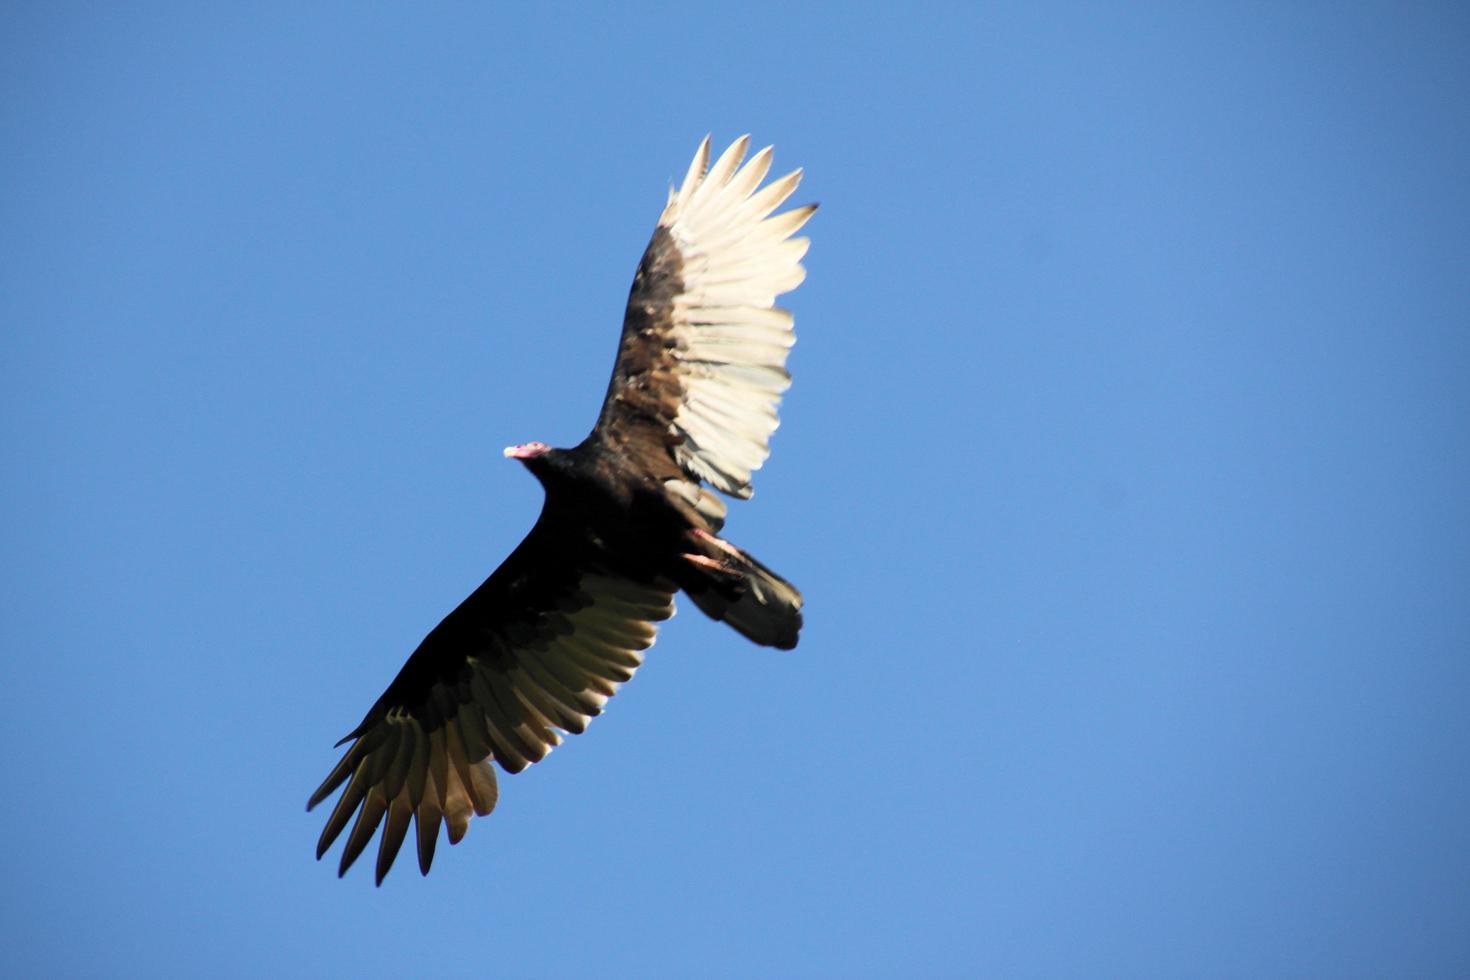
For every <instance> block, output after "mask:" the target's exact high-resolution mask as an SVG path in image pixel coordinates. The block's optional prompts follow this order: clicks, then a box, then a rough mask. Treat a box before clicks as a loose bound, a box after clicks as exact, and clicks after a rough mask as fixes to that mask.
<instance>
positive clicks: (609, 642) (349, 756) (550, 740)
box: [307, 573, 674, 884]
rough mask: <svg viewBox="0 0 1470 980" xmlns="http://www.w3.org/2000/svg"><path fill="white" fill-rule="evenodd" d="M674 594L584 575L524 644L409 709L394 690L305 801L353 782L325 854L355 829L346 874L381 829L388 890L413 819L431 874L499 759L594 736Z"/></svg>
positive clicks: (470, 660)
mask: <svg viewBox="0 0 1470 980" xmlns="http://www.w3.org/2000/svg"><path fill="white" fill-rule="evenodd" d="M673 590H674V587H673V585H672V584H670V583H663V582H656V583H640V582H634V581H632V580H630V579H626V578H622V577H619V576H617V575H613V574H605V573H588V574H584V575H583V576H582V577H581V578H580V579H579V580H578V581H577V583H576V586H575V588H574V589H573V590H571V591H570V592H568V593H567V594H566V595H565V596H563V597H562V600H561V601H560V602H559V603H558V604H557V607H556V608H554V609H551V610H546V611H543V612H542V613H541V614H540V615H539V616H537V617H536V621H535V623H534V625H533V626H532V627H531V628H530V629H529V631H528V634H529V635H528V636H526V637H524V638H522V639H521V641H520V642H516V643H507V642H504V641H501V640H498V639H497V640H494V641H493V642H489V643H485V644H484V645H483V647H482V649H481V651H480V652H478V653H472V654H469V655H467V656H466V657H465V658H464V659H463V661H462V667H461V668H460V669H459V670H458V671H456V672H453V673H452V674H448V675H441V676H440V677H439V679H437V680H435V681H433V682H432V683H431V684H430V686H429V687H428V689H426V690H422V691H419V692H409V691H400V692H398V693H399V700H401V701H402V702H403V703H400V704H391V705H390V704H386V703H385V702H387V701H389V700H391V699H390V697H389V696H390V695H393V694H394V688H393V687H390V688H389V691H388V693H387V694H385V695H384V700H381V701H380V702H379V704H378V705H375V706H374V708H373V710H372V711H371V712H369V714H368V717H367V718H366V719H365V720H364V722H363V724H362V725H361V726H359V727H358V729H357V730H356V731H355V732H354V733H353V734H352V735H350V736H348V739H351V740H353V741H352V745H351V747H349V748H348V750H347V751H346V753H344V755H343V756H342V759H341V760H340V761H339V762H338V763H337V765H336V767H335V768H334V769H333V770H332V772H331V773H330V774H329V775H328V776H327V778H326V779H325V780H324V781H323V782H322V784H321V786H320V787H319V788H318V789H317V791H316V792H315V793H313V794H312V797H311V800H310V802H309V803H308V804H307V809H308V810H309V809H311V808H313V807H315V806H316V805H317V804H319V803H321V802H322V801H323V800H324V799H326V798H327V797H328V796H330V795H331V794H332V792H333V791H334V790H336V789H337V788H338V787H339V786H342V785H343V784H344V783H345V784H346V786H345V789H343V791H342V795H341V797H340V798H339V799H338V800H337V804H336V806H335V807H334V808H333V809H332V813H331V815H330V816H329V817H328V818H327V824H326V827H325V828H324V829H323V830H322V835H321V839H320V840H319V841H318V842H317V857H318V858H321V857H322V855H323V854H325V853H326V851H327V849H328V848H330V847H331V846H332V843H333V842H334V841H335V840H336V839H337V838H338V837H339V836H340V835H341V833H342V831H343V830H345V829H346V828H347V825H348V823H349V821H350V822H352V830H351V832H350V833H349V834H348V836H347V843H346V844H345V845H344V846H343V849H342V858H341V861H340V863H339V865H338V874H339V875H340V874H345V873H346V871H347V869H348V868H349V867H350V866H351V865H352V863H353V862H354V861H355V860H357V858H358V856H359V855H361V853H362V852H363V850H364V849H365V848H366V846H367V844H368V843H369V842H370V841H371V839H372V837H373V835H374V833H376V832H377V830H378V828H379V826H381V827H382V836H381V839H380V841H379V845H378V860H377V871H376V876H377V881H378V883H380V884H381V883H382V880H383V876H384V875H386V874H387V873H388V869H389V868H390V867H391V866H392V864H393V859H394V858H395V857H396V856H397V854H398V850H399V848H400V847H401V846H402V844H403V841H404V839H405V838H406V837H407V832H408V826H409V823H410V822H412V823H414V824H415V825H416V827H417V834H416V840H417V848H418V859H419V869H420V870H421V871H422V872H423V873H424V874H428V872H429V865H430V863H431V862H432V861H433V859H434V845H435V842H436V840H437V838H438V832H439V825H440V824H441V823H443V824H445V825H446V826H447V828H448V836H449V842H450V843H451V844H456V843H458V842H459V841H460V839H461V838H463V837H464V835H465V832H466V831H467V830H468V828H469V820H470V816H471V815H472V814H474V815H478V816H484V815H485V814H488V813H489V812H490V811H491V810H492V809H494V807H495V802H496V798H497V788H496V782H495V770H494V768H493V767H492V766H491V764H490V763H491V761H492V760H493V761H495V762H498V763H500V765H501V767H502V768H504V769H505V770H506V771H508V772H519V771H521V770H522V769H524V768H525V767H526V766H528V765H530V764H532V763H534V762H539V761H540V760H541V759H543V758H545V757H546V754H547V753H548V752H550V751H551V750H552V749H553V748H554V747H556V746H557V745H558V744H560V742H561V733H562V732H572V733H578V732H581V731H583V730H584V729H586V727H587V724H588V722H590V721H591V720H592V718H594V717H595V716H597V715H598V714H600V713H601V712H602V708H603V705H605V704H606V703H607V699H608V698H610V697H612V696H613V694H615V693H616V692H617V690H618V687H619V686H620V685H621V684H623V683H624V682H625V681H627V680H629V679H630V678H631V677H632V676H633V672H634V671H635V670H636V669H637V668H638V666H639V665H640V664H641V663H642V662H643V651H644V650H646V649H648V647H650V646H652V644H653V641H654V637H655V635H656V632H657V631H656V629H655V627H654V625H653V624H654V623H655V622H658V621H661V620H664V619H667V618H669V616H671V615H673V612H674V604H673ZM485 629H486V630H487V631H493V630H494V625H493V624H490V623H487V624H485ZM432 635H433V634H431V636H432ZM416 655H417V654H416ZM405 672H406V673H407V668H405ZM410 676H414V675H410ZM398 685H399V682H397V681H395V686H398ZM348 739H344V741H347V740H348ZM354 817H355V819H354Z"/></svg>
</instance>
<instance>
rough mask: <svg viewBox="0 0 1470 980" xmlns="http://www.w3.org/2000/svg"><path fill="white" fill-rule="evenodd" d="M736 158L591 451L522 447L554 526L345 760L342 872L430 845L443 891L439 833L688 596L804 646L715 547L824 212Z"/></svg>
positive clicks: (648, 257)
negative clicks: (791, 198)
mask: <svg viewBox="0 0 1470 980" xmlns="http://www.w3.org/2000/svg"><path fill="white" fill-rule="evenodd" d="M745 149H746V141H745V140H743V139H742V140H739V141H737V142H736V143H735V144H734V145H733V146H731V147H730V149H729V150H727V151H726V152H725V154H723V155H722V156H721V158H720V159H719V160H718V161H717V162H716V163H715V164H714V166H713V167H711V168H709V169H708V172H706V165H707V163H708V141H707V140H706V141H705V143H704V144H702V145H701V147H700V152H699V153H698V154H697V155H696V157H695V160H694V163H693V164H692V165H691V167H690V172H689V175H688V176H687V177H686V178H685V181H684V183H683V185H682V186H681V188H680V189H679V190H678V192H677V193H672V192H671V194H670V200H669V204H668V206H667V207H666V208H665V210H664V214H663V216H662V217H661V218H660V220H659V224H658V227H657V228H656V229H655V232H654V235H653V238H652V240H651V241H650V243H649V246H648V248H647V250H646V251H645V253H644V256H643V259H642V261H641V262H640V263H639V267H638V272H637V275H636V276H635V278H634V282H633V288H632V290H631V292H630V294H629V298H628V307H627V311H626V313H625V316H624V323H623V332H622V336H621V338H620V341H619V349H618V357H617V361H616V363H615V366H614V369H613V376H612V380H611V382H610V383H609V385H608V392H607V397H606V399H605V401H604V403H603V408H602V412H601V414H600V416H599V418H598V421H597V424H596V426H595V427H594V428H593V430H592V432H591V433H590V434H589V435H588V436H587V438H586V439H584V440H583V441H582V442H581V443H580V444H578V445H577V446H575V447H573V448H571V449H565V450H563V449H551V448H548V447H546V446H544V445H542V444H540V443H529V444H527V445H524V446H517V447H513V448H511V449H508V450H506V455H508V456H512V457H514V458H517V459H519V460H520V461H521V462H522V463H523V464H524V465H525V466H526V468H527V469H529V470H530V471H531V473H532V474H534V475H535V476H536V478H537V479H538V480H539V481H540V482H541V485H542V487H543V488H544V489H545V492H546V499H545V503H544V505H543V507H542V510H541V515H540V517H539V518H538V519H537V521H536V524H535V526H534V527H533V528H532V529H531V532H530V533H529V534H528V535H527V536H526V538H525V540H523V541H522V542H521V544H520V545H519V546H518V547H517V548H516V549H515V550H514V551H513V552H512V553H511V555H510V556H509V557H508V558H507V559H506V560H505V561H504V563H502V565H501V566H500V568H498V569H497V570H496V571H495V572H494V574H492V575H491V576H490V577H489V578H488V579H487V580H486V581H485V582H484V584H482V585H481V586H480V587H479V588H478V589H476V590H475V591H474V592H473V593H472V594H471V595H470V596H469V597H468V598H466V599H465V600H464V601H463V602H462V603H460V605H459V606H458V607H457V608H455V609H454V611H453V612H451V613H450V614H449V615H448V616H446V617H445V618H444V619H443V621H442V622H440V623H439V625H438V626H436V627H435V628H434V629H433V630H432V631H431V632H430V633H429V635H428V636H426V637H425V638H424V640H423V642H422V643H420V644H419V646H418V648H417V649H416V650H415V651H414V652H413V655H412V656H411V657H409V659H408V662H407V663H405V664H404V666H403V669H402V670H401V671H399V673H398V676H397V677H396V678H394V680H393V682H392V683H391V684H390V685H389V686H388V689H387V690H386V691H385V692H384V693H383V695H382V697H380V698H379V699H378V701H377V703H375V704H374V705H373V707H372V708H371V709H370V710H369V711H368V713H367V715H366V717H364V719H363V721H362V723H361V724H360V725H358V727H357V728H356V729H354V730H353V731H352V733H351V734H349V735H348V736H347V737H346V738H344V739H343V740H342V741H343V742H344V743H346V742H352V745H351V746H350V747H349V748H348V749H347V751H346V753H345V754H344V755H343V757H342V759H341V760H340V761H339V762H338V764H337V766H336V767H335V768H334V769H333V770H332V772H331V774H330V775H328V777H327V779H326V780H325V781H324V782H323V783H322V785H321V786H320V787H319V788H318V789H317V791H316V792H315V793H314V794H313V795H312V798H311V801H310V803H309V804H308V809H310V808H311V807H314V806H316V805H317V804H318V803H320V802H321V801H322V800H324V799H325V798H326V797H327V796H329V795H330V794H331V793H332V792H333V791H334V790H336V789H337V788H338V787H340V786H343V785H344V784H345V788H344V789H343V792H342V795H341V797H340V798H339V800H338V801H337V804H336V806H335V807H334V808H333V811H332V814H331V815H330V816H329V817H328V819H327V825H326V827H325V828H324V830H323V832H322V836H321V839H320V841H319V842H318V847H317V856H318V857H321V856H322V854H324V853H325V852H326V850H327V848H329V847H330V846H331V844H332V842H333V841H334V840H335V839H336V838H337V837H338V836H339V835H340V834H341V833H342V831H343V830H344V829H346V827H347V825H348V823H349V822H351V823H352V830H351V832H350V833H349V834H348V839H347V843H346V845H345V846H344V848H343V852H342V859H341V863H340V866H339V873H345V871H346V870H347V868H348V867H349V866H350V865H351V864H352V863H353V861H355V860H356V858H357V857H358V855H359V854H360V853H361V852H362V850H363V849H364V848H365V847H366V846H367V844H368V842H369V841H370V840H371V839H372V837H373V835H374V834H375V833H376V832H377V830H378V828H379V826H380V825H381V826H382V837H381V840H380V844H379V848H378V861H377V880H378V881H379V882H381V881H382V879H383V876H384V875H385V874H386V873H387V871H388V869H389V867H390V866H391V865H392V863H393V859H394V857H395V856H396V854H397V853H398V850H399V847H400V846H401V845H402V842H403V840H404V838H405V837H406V835H407V832H408V827H409V824H410V822H413V823H414V824H415V825H416V827H417V848H418V857H419V866H420V869H421V870H422V871H423V872H424V873H425V874H427V873H428V869H429V865H430V862H431V861H432V860H433V854H434V845H435V843H436V841H437V837H438V831H439V826H440V824H441V823H443V824H444V825H445V826H446V827H447V832H448V836H449V840H450V842H451V843H457V842H458V841H459V840H460V838H461V837H463V835H464V833H465V832H466V830H467V829H468V825H469V818H470V816H471V814H480V815H484V814H487V813H489V812H490V811H491V809H493V807H494V806H495V803H496V799H497V796H498V789H497V787H496V781H495V775H494V769H493V768H492V767H491V763H492V761H493V762H495V763H498V764H499V765H500V766H501V767H502V768H503V769H505V770H506V771H508V772H512V773H514V772H519V771H521V770H522V769H524V768H525V767H526V766H528V765H530V764H531V763H534V762H538V761H540V760H541V759H542V758H544V757H545V755H546V753H547V752H549V751H550V750H551V749H552V748H553V747H555V746H556V745H557V744H559V743H560V740H561V733H562V732H571V733H578V732H581V731H583V730H584V729H585V728H586V725H587V723H588V721H590V720H591V718H592V717H594V716H595V715H597V714H599V713H600V712H601V710H602V707H603V705H604V704H605V703H606V701H607V699H608V698H609V697H611V696H612V695H613V694H614V693H615V692H616V690H617V688H618V686H619V685H620V684H621V683H623V682H624V681H626V680H628V679H629V678H630V677H631V676H632V674H633V672H634V670H636V669H637V667H638V666H639V664H640V663H641V662H642V651H643V650H645V649H646V648H647V647H648V646H650V645H651V644H652V642H653V638H654V634H655V627H654V623H656V622H659V621H661V620H663V619H667V618H668V617H669V616H670V615H672V614H673V596H674V593H675V592H677V591H680V590H682V591H683V592H685V593H686V594H687V595H688V596H689V597H690V598H691V600H692V601H693V602H694V603H695V604H696V605H697V606H698V607H699V608H700V609H701V610H702V611H704V612H705V613H706V614H707V615H709V616H710V617H712V618H714V619H717V620H722V621H724V622H727V623H729V624H730V625H731V626H732V627H734V628H735V629H736V630H738V631H740V632H741V633H742V634H743V635H745V636H746V637H748V638H750V639H751V640H753V641H754V642H756V643H759V644H762V645H766V646H775V647H780V648H783V649H789V648H791V647H794V646H795V645H796V642H797V636H798V633H799V631H800V629H801V605H802V600H801V594H800V593H799V592H798V591H797V590H796V589H795V588H794V587H793V586H791V585H790V583H788V582H786V581H785V580H784V579H782V578H781V577H780V576H778V575H776V574H775V573H773V572H771V571H770V570H769V569H767V568H766V567H765V566H763V565H761V564H760V563H759V562H758V561H756V560H755V559H754V558H752V557H750V556H749V555H747V554H745V553H744V552H743V551H741V550H739V549H738V548H736V547H734V546H733V545H731V544H729V543H728V542H726V541H724V540H722V539H721V538H720V537H719V533H720V529H721V527H722V525H723V523H724V517H725V505H724V503H723V502H722V501H721V500H720V499H719V497H717V496H716V495H715V494H713V493H711V492H710V491H709V490H708V489H706V488H705V487H704V486H703V485H702V483H709V484H710V485H711V486H713V487H715V488H716V489H717V490H720V491H722V492H724V493H726V494H729V495H731V496H734V497H737V498H744V497H748V496H750V486H749V477H750V472H751V471H752V470H753V469H755V468H757V467H758V466H759V465H760V463H761V461H762V460H763V459H764V458H765V455H766V452H767V450H766V443H767V440H768V439H769V436H770V434H771V432H772V431H773V430H774V429H775V427H776V414H775V406H776V404H777V402H778V401H779V398H780V393H781V391H782V390H784V388H785V387H786V385H787V383H788V380H789V379H788V376H787V374H786V371H785V367H784V363H785V357H786V351H787V349H788V348H789V347H790V345H791V342H792V340H793V336H792V334H791V317H790V314H789V313H786V312H785V311H784V310H779V309H776V308H774V305H773V301H774V298H775V296H776V295H777V294H779V293H781V292H784V291H786V290H789V289H792V288H794V287H795V286H796V285H797V284H798V283H799V282H800V281H801V277H802V275H803V273H802V269H801V265H800V259H801V256H802V254H803V253H804V252H805V249H806V241H805V239H792V238H790V236H791V235H792V234H793V233H794V232H795V231H796V229H798V228H799V227H800V226H801V225H802V224H803V223H804V222H805V221H806V219H807V218H808V217H810V215H811V213H812V211H813V210H814V207H812V206H808V207H805V208H798V209H795V210H793V211H787V212H784V213H782V214H779V215H775V216H774V217H770V214H771V212H772V211H773V210H774V209H775V208H776V207H777V206H779V204H780V203H781V201H783V200H784V199H785V198H786V197H787V196H788V195H789V194H790V193H791V191H792V190H794V189H795V186H796V182H797V180H798V179H799V172H797V173H794V174H790V175H788V176H787V177H784V178H782V179H781V180H778V181H775V182H773V183H771V184H769V185H767V186H766V187H765V188H762V189H761V190H760V191H758V192H756V191H755V188H756V187H757V185H759V183H760V180H761V179H762V178H763V177H764V176H765V173H766V170H767V168H768V166H769V161H770V150H769V148H767V149H766V150H763V151H762V152H761V153H759V154H757V155H756V157H754V158H753V159H752V160H751V161H750V162H749V163H748V164H747V165H746V166H745V167H743V168H741V167H740V166H739V164H740V161H741V159H743V157H744V154H745Z"/></svg>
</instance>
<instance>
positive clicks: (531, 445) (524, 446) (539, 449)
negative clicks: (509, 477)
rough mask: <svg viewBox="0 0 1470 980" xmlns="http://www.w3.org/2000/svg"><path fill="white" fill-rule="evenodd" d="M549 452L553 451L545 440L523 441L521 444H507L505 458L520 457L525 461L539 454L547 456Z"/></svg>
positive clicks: (519, 458)
mask: <svg viewBox="0 0 1470 980" xmlns="http://www.w3.org/2000/svg"><path fill="white" fill-rule="evenodd" d="M549 452H551V447H550V446H548V445H547V444H546V443H544V442H523V443H521V444H520V445H519V446H506V447H505V458H506V459H518V460H520V461H521V462H522V463H525V462H527V461H529V460H533V459H535V458H537V457H538V456H545V455H546V454H547V453H549Z"/></svg>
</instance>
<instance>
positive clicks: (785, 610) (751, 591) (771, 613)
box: [679, 531, 801, 650]
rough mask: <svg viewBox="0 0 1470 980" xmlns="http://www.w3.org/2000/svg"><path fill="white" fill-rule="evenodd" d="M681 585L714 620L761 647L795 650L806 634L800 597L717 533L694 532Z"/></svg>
mask: <svg viewBox="0 0 1470 980" xmlns="http://www.w3.org/2000/svg"><path fill="white" fill-rule="evenodd" d="M693 535H694V540H693V541H692V542H691V545H692V548H693V550H692V553H690V554H687V555H685V556H684V559H685V561H684V566H683V568H682V569H681V575H680V576H679V586H680V587H681V588H682V589H683V590H684V591H685V592H686V593H687V594H688V596H689V598H690V599H692V600H694V604H695V605H696V606H698V607H699V608H700V611H702V612H703V613H704V614H705V615H706V616H708V617H709V618H710V619H714V620H718V621H720V622H724V623H729V624H730V625H731V626H733V627H734V628H735V629H736V631H738V632H739V633H740V634H741V635H742V636H744V637H745V638H746V639H748V640H751V641H752V642H755V643H759V644H760V645H761V646H766V647H777V648H779V649H782V650H790V649H791V648H792V647H794V646H796V640H797V634H798V633H800V632H801V593H800V592H799V591H797V588H796V586H794V585H792V584H791V583H790V582H788V581H786V580H785V579H784V578H782V577H781V576H779V575H777V574H776V573H775V572H773V571H771V570H770V569H769V568H767V567H766V566H764V565H762V564H761V563H760V562H758V561H756V560H755V559H754V558H752V557H751V556H750V555H747V554H746V553H745V552H743V551H741V550H740V549H739V548H737V547H735V546H734V545H732V544H730V542H728V541H724V540H721V539H720V538H717V537H715V536H714V535H712V534H706V533H705V532H703V531H695V532H693Z"/></svg>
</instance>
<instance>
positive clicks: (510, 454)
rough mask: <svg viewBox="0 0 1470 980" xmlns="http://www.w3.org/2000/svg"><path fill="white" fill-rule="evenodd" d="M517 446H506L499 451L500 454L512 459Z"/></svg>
mask: <svg viewBox="0 0 1470 980" xmlns="http://www.w3.org/2000/svg"><path fill="white" fill-rule="evenodd" d="M519 448H520V447H519V446H506V447H505V449H504V450H502V451H501V453H500V455H502V456H504V457H505V458H506V459H514V458H515V454H516V450H517V449H519Z"/></svg>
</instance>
